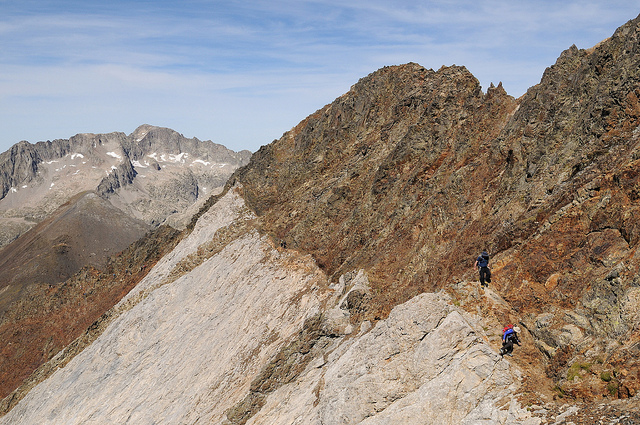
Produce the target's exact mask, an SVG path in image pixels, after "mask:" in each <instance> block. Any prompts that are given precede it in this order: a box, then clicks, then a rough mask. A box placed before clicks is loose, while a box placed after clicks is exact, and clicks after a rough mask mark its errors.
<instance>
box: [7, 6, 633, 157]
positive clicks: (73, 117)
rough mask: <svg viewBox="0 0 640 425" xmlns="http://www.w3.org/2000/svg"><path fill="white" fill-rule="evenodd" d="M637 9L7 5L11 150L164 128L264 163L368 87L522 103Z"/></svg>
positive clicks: (8, 114)
mask: <svg viewBox="0 0 640 425" xmlns="http://www.w3.org/2000/svg"><path fill="white" fill-rule="evenodd" d="M639 13H640V4H639V3H638V2H637V0H633V1H629V0H625V1H623V0H601V1H596V0H580V1H572V0H567V1H558V0H551V1H547V0H510V1H502V0H487V1H483V0H459V1H458V0H451V1H444V0H433V1H431V0H430V1H420V0H409V1H405V0H395V1H382V0H346V1H345V0H317V1H314V0H295V1H294V0H291V1H289V0H268V1H267V0H261V1H259V0H243V1H239V0H229V1H218V0H210V1H206V0H183V1H164V0H140V1H123V0H110V1H105V0H100V1H94V0H78V1H76V0H55V1H49V0H20V1H15V0H0V152H4V151H6V150H8V149H9V148H10V147H11V146H12V145H13V144H15V143H18V142H19V141H21V140H27V141H29V142H31V143H36V142H39V141H43V140H54V139H68V138H69V137H71V136H73V135H75V134H78V133H109V132H113V131H119V132H124V133H126V134H130V133H132V132H133V131H134V130H135V129H136V128H137V127H138V126H139V125H142V124H151V125H156V126H161V127H169V128H172V129H174V130H176V131H177V132H179V133H182V134H183V135H184V136H186V137H197V138H198V139H200V140H212V141H214V142H216V143H220V144H223V145H225V146H227V147H228V148H230V149H233V150H236V151H239V150H242V149H248V150H250V151H253V152H255V151H256V150H257V149H259V147H260V146H262V145H265V144H268V143H270V142H271V141H273V140H274V139H278V138H280V137H281V136H282V134H283V133H284V132H286V131H288V130H290V129H291V128H292V127H294V126H295V125H296V124H297V123H299V122H300V121H301V120H303V119H304V118H305V117H307V116H308V115H310V114H312V113H313V112H315V111H316V110H318V109H320V108H322V107H323V106H324V105H326V104H328V103H331V102H332V101H333V100H334V99H336V98H337V97H339V96H340V95H342V94H344V93H346V92H347V91H349V88H350V87H351V86H352V85H353V84H355V83H356V82H357V81H358V80H359V79H360V78H362V77H364V76H366V75H368V74H370V73H371V72H374V71H375V70H377V69H379V68H381V67H383V66H387V65H398V64H403V63H407V62H417V63H419V64H420V65H422V66H424V67H425V68H428V69H429V68H431V69H434V70H437V69H439V68H440V67H441V66H443V65H445V66H450V65H454V64H455V65H462V66H465V67H466V68H467V69H468V70H469V71H470V72H471V73H472V74H473V75H474V76H475V77H476V78H477V79H478V80H479V82H480V84H481V86H482V88H483V90H484V91H485V92H486V89H487V88H488V87H489V85H490V84H491V83H494V84H495V85H497V84H498V83H499V82H502V84H503V87H504V88H505V90H506V91H507V93H509V94H511V95H512V96H515V97H519V96H520V95H522V94H524V93H525V92H526V90H527V89H528V88H529V87H531V86H533V85H535V84H537V83H539V82H540V78H541V77H542V74H543V72H544V70H545V69H546V68H547V67H549V66H551V65H553V64H554V63H555V61H556V59H557V58H558V56H560V53H561V52H562V51H563V50H566V49H567V48H569V47H570V46H571V45H572V44H575V45H576V46H577V47H578V48H581V49H587V48H590V47H592V46H594V45H595V44H597V43H598V42H600V41H602V40H604V39H605V38H607V37H609V36H611V35H612V34H613V32H614V31H615V30H616V28H618V27H619V26H621V25H623V24H624V23H626V22H627V21H629V20H631V19H633V18H635V17H636V16H638V14H639Z"/></svg>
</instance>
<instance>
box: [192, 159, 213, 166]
mask: <svg viewBox="0 0 640 425" xmlns="http://www.w3.org/2000/svg"><path fill="white" fill-rule="evenodd" d="M193 164H202V165H205V166H206V165H209V164H211V163H210V162H209V161H203V160H202V159H194V160H193V162H192V163H191V166H193Z"/></svg>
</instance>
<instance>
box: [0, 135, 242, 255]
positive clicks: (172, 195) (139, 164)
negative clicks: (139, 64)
mask: <svg viewBox="0 0 640 425" xmlns="http://www.w3.org/2000/svg"><path fill="white" fill-rule="evenodd" d="M250 156H251V152H249V151H241V152H234V151H231V150H229V149H227V148H225V147H224V146H222V145H219V144H215V143H213V142H211V141H200V140H198V139H196V138H193V139H187V138H185V137H184V136H182V135H181V134H179V133H177V132H175V131H173V130H170V129H167V128H160V127H153V126H149V125H143V126H140V127H138V128H137V129H136V130H135V131H134V132H133V133H131V134H130V135H128V136H127V135H125V134H124V133H109V134H78V135H76V136H74V137H71V138H70V139H58V140H54V141H52V142H49V141H48V142H38V143H36V144H30V143H28V142H20V143H18V144H16V145H14V146H13V147H11V149H9V150H8V151H6V152H4V153H2V154H0V229H2V230H0V246H4V245H6V244H7V243H9V242H10V241H12V240H14V239H15V238H17V237H18V236H19V235H20V234H22V233H24V232H25V231H26V230H28V229H29V228H30V227H32V226H33V225H34V224H36V223H38V222H40V221H42V220H43V219H44V218H46V217H47V216H49V215H50V214H51V213H53V211H55V210H56V209H57V208H58V207H59V206H60V205H62V204H64V203H65V202H67V201H68V200H69V199H70V198H71V197H72V196H74V195H76V194H78V193H80V192H84V191H88V190H90V191H95V192H96V193H97V194H98V195H99V196H101V197H102V198H104V199H108V200H109V202H111V203H112V204H113V205H114V206H116V207H118V208H119V209H121V210H122V211H124V212H126V213H127V214H129V215H130V216H132V217H134V218H137V219H140V220H142V221H144V222H146V223H147V224H149V225H151V226H158V225H159V224H161V223H164V222H166V223H171V224H172V225H174V226H177V227H181V226H184V225H185V224H186V222H187V221H188V220H189V219H190V217H191V215H192V214H193V213H194V212H195V211H197V208H198V205H199V204H198V202H199V201H200V202H202V201H203V200H204V199H206V198H208V197H209V195H211V194H213V193H216V191H219V190H220V189H221V187H222V186H223V185H224V183H225V182H226V180H227V178H228V177H229V176H230V175H231V173H232V172H233V171H234V170H235V169H236V168H238V167H239V166H241V165H244V164H246V163H247V162H248V160H249V157H250Z"/></svg>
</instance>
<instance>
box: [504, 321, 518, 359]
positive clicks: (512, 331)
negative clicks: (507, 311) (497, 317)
mask: <svg viewBox="0 0 640 425" xmlns="http://www.w3.org/2000/svg"><path fill="white" fill-rule="evenodd" d="M519 332H520V328H519V327H517V326H513V325H507V326H505V327H504V329H502V348H501V349H500V355H501V356H504V355H505V354H506V355H507V356H511V355H512V353H513V344H518V345H520V340H519V339H518V333H519Z"/></svg>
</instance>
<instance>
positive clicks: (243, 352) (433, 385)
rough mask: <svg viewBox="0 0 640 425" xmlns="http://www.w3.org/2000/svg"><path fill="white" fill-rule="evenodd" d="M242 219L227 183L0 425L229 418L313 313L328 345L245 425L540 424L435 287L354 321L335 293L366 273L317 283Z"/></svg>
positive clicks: (308, 267) (310, 271) (501, 363)
mask: <svg viewBox="0 0 640 425" xmlns="http://www.w3.org/2000/svg"><path fill="white" fill-rule="evenodd" d="M254 218H255V217H254V216H253V215H252V213H250V212H249V211H248V210H247V209H246V208H245V207H244V204H243V202H242V200H241V198H239V197H238V196H237V195H236V194H235V192H234V191H233V190H230V191H229V193H228V194H226V195H225V196H224V197H223V198H222V199H221V200H220V201H219V202H218V203H217V204H216V205H214V207H213V208H211V209H210V210H209V211H208V212H207V213H206V214H204V215H203V216H202V217H201V218H200V219H199V220H198V222H197V223H196V226H195V228H194V230H193V232H192V233H191V234H190V235H189V237H187V238H185V239H184V240H182V241H181V242H180V243H179V244H178V246H177V247H176V248H175V249H174V250H173V251H172V252H171V253H170V254H169V255H167V256H165V258H163V259H162V260H161V262H160V263H158V264H157V265H156V267H154V269H153V270H151V272H150V273H149V274H148V275H147V277H146V278H145V279H144V280H143V281H142V282H141V283H140V284H139V285H138V286H137V287H136V288H135V289H134V290H132V291H131V292H130V293H129V294H128V295H127V296H126V297H125V298H124V299H123V300H122V301H121V302H120V303H119V304H118V305H117V306H116V307H115V309H116V310H118V311H120V312H121V313H120V315H119V316H118V317H117V318H116V319H115V320H114V321H113V322H112V323H111V325H109V326H108V327H107V329H106V330H105V331H104V333H103V334H102V335H101V336H100V337H99V338H98V339H97V340H96V341H95V342H94V343H93V344H92V345H91V346H89V347H88V348H86V349H85V350H84V351H83V352H82V353H80V354H78V355H77V356H76V357H75V358H74V359H73V360H71V361H70V362H69V363H68V365H67V366H66V367H64V368H63V369H59V370H58V371H56V372H55V373H54V374H53V375H52V376H51V377H50V378H49V379H47V380H45V381H44V382H42V383H40V384H39V385H38V386H36V387H35V388H34V389H33V390H32V391H31V392H30V393H29V394H27V396H26V397H25V398H24V399H23V400H22V401H21V402H20V403H19V404H18V405H17V406H16V407H15V408H14V409H13V410H11V411H10V412H9V413H8V414H7V415H6V416H5V417H3V418H0V424H34V423H38V424H61V423H64V424H109V423H118V424H125V423H130V424H177V423H194V424H195V423H213V424H223V423H229V419H228V417H227V414H228V412H230V411H232V410H233V409H234V407H236V406H238V405H239V403H241V402H242V401H243V400H245V399H246V397H247V395H248V394H249V393H250V391H252V390H253V389H254V388H256V386H255V382H256V380H257V379H260V377H261V376H263V375H262V374H261V373H262V371H264V370H265V368H268V367H269V365H270V364H272V363H271V362H272V361H273V359H274V358H276V356H277V354H278V353H280V352H282V350H283V349H284V348H285V347H286V346H288V345H289V344H290V343H291V342H292V341H295V340H296V339H297V338H298V337H299V335H300V331H301V330H302V329H303V327H304V324H305V321H306V320H307V319H309V318H312V317H318V314H319V313H324V314H322V316H323V317H325V323H324V325H323V326H324V329H325V331H327V330H329V331H330V332H326V334H327V335H330V338H327V337H325V338H326V339H327V340H328V341H329V342H327V344H325V345H324V346H323V348H322V349H319V350H316V351H312V352H313V353H315V354H314V356H315V357H313V358H312V359H311V360H310V361H309V363H308V364H307V366H306V368H304V369H301V372H300V373H299V374H298V375H297V376H296V377H294V379H293V380H292V381H291V380H288V381H286V382H284V381H283V382H282V383H281V384H282V385H279V386H278V387H273V388H274V389H273V391H271V392H270V393H268V394H267V395H266V397H265V398H264V403H262V404H261V405H260V406H258V407H257V408H256V409H255V411H254V412H252V413H251V415H250V417H249V418H248V422H246V423H247V424H253V425H257V424H269V425H278V424H282V425H289V424H318V425H320V424H331V425H334V424H335V425H339V424H363V425H365V424H366V425H371V424H400V423H401V424H424V423H438V424H460V423H466V424H481V423H482V424H485V423H486V424H501V423H509V424H518V423H519V424H527V425H533V424H538V423H539V421H538V420H537V419H534V418H531V417H529V414H528V412H526V411H525V410H523V409H521V408H520V406H519V405H518V403H517V401H516V400H515V398H514V397H515V396H514V395H513V394H514V390H515V389H516V388H517V387H518V383H519V373H518V371H517V370H516V369H515V368H514V366H513V365H512V364H510V363H509V361H508V360H503V359H501V358H500V357H499V356H498V354H497V353H496V352H495V351H494V350H493V349H492V348H491V347H490V345H489V344H488V343H487V342H486V338H485V336H484V335H483V334H482V330H481V328H480V327H479V326H477V325H474V324H473V323H472V322H470V320H473V316H471V315H463V314H461V312H459V311H458V310H457V308H456V307H454V306H452V305H451V304H450V303H449V302H448V301H449V300H448V297H447V296H445V295H442V294H422V295H419V296H417V297H415V298H413V299H411V300H410V301H408V302H406V303H404V304H402V305H399V306H397V307H396V308H394V309H393V310H392V312H391V314H390V315H389V317H388V318H387V319H385V320H381V321H379V322H378V323H376V324H375V326H371V324H370V323H369V322H364V323H363V324H362V325H361V326H360V328H359V329H354V328H353V326H351V325H350V324H349V323H348V322H349V320H348V319H349V310H348V307H349V306H348V305H347V304H348V303H345V301H346V300H348V299H349V298H351V297H353V295H352V296H350V294H354V293H355V294H366V293H367V291H368V290H369V285H368V281H367V277H366V275H365V274H364V273H363V272H359V273H352V274H350V276H349V277H348V278H342V279H340V282H338V283H337V284H334V285H331V286H329V285H328V282H327V279H326V276H325V275H324V273H323V272H322V271H321V270H320V269H319V268H318V267H317V266H316V264H315V262H314V261H313V260H312V259H311V258H310V257H308V256H303V255H300V254H299V253H297V252H295V251H290V250H284V249H281V248H276V247H274V246H273V245H272V243H271V242H270V241H269V239H268V238H266V237H265V236H261V235H260V234H259V233H258V232H257V231H256V230H254V229H253V227H252V225H251V223H252V222H253V220H254ZM229 235H231V236H229ZM476 328H478V329H480V330H478V329H476ZM232 423H234V422H232Z"/></svg>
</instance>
